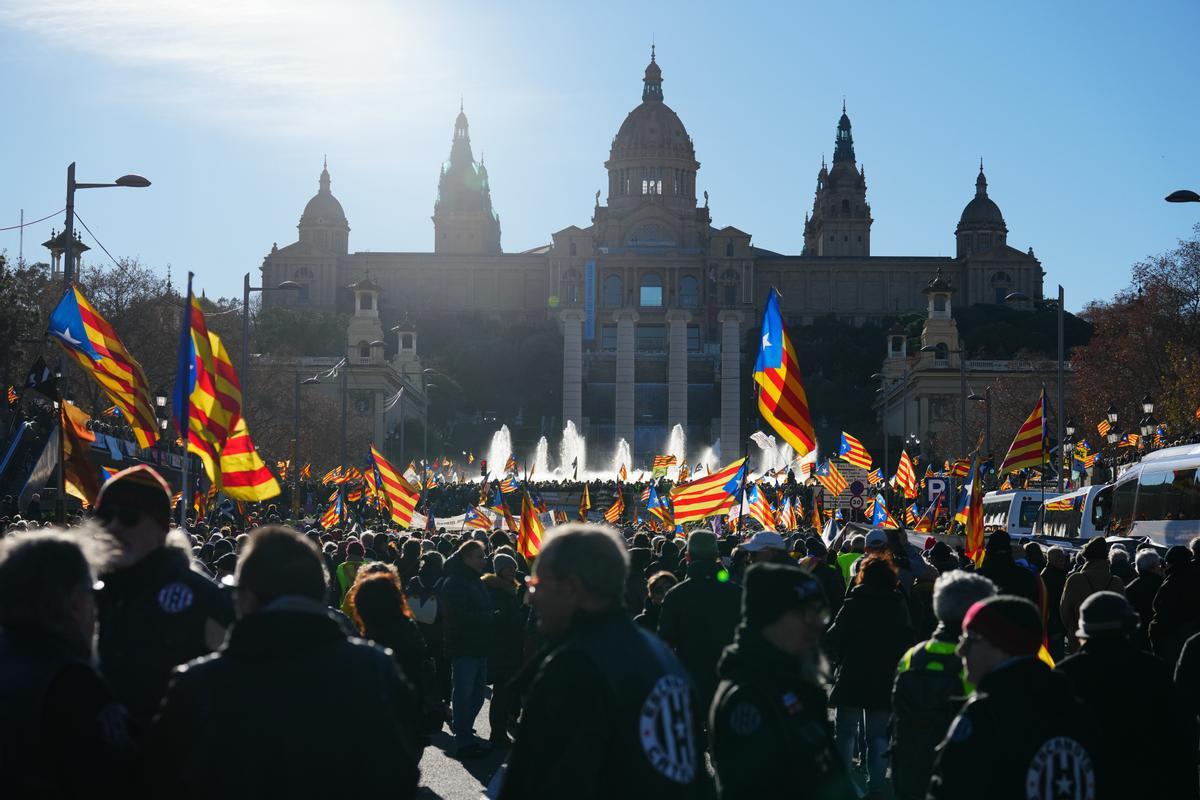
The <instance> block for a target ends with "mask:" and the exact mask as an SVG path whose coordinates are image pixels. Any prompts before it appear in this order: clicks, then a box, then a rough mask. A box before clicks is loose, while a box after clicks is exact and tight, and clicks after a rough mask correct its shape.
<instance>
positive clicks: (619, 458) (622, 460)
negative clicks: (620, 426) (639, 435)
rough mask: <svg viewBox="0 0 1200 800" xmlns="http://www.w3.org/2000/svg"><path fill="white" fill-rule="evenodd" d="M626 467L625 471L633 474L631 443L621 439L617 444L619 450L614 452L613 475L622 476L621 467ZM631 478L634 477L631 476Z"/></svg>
mask: <svg viewBox="0 0 1200 800" xmlns="http://www.w3.org/2000/svg"><path fill="white" fill-rule="evenodd" d="M622 464H624V465H625V469H626V470H627V471H629V472H630V473H632V472H633V451H631V450H630V449H629V442H627V441H625V440H624V439H621V440H619V441H618V442H617V449H616V450H614V451H613V458H612V471H613V474H614V475H616V474H620V472H621V465H622ZM630 477H633V476H632V475H630Z"/></svg>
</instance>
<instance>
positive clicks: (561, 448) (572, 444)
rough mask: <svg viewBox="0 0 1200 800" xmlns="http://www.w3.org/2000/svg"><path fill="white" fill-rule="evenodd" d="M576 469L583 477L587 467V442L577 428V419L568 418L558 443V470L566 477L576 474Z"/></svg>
mask: <svg viewBox="0 0 1200 800" xmlns="http://www.w3.org/2000/svg"><path fill="white" fill-rule="evenodd" d="M576 469H578V471H579V475H580V476H581V477H582V476H583V474H584V471H585V470H586V469H587V442H586V441H585V440H584V438H583V436H582V435H581V434H580V433H579V431H578V430H577V429H576V428H575V421H574V420H568V421H567V427H565V428H563V435H562V442H561V443H559V445H558V471H559V472H560V473H562V475H563V477H566V476H568V475H574V474H575V471H576Z"/></svg>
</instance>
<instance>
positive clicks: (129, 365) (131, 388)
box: [10, 285, 158, 447]
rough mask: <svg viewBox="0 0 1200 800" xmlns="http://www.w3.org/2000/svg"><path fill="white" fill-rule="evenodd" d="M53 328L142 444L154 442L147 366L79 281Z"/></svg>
mask: <svg viewBox="0 0 1200 800" xmlns="http://www.w3.org/2000/svg"><path fill="white" fill-rule="evenodd" d="M48 333H49V334H50V335H51V336H53V337H54V340H55V341H56V342H58V343H59V345H61V346H62V348H63V350H66V351H67V353H69V354H70V355H71V357H72V358H74V359H75V361H76V363H78V364H79V366H80V367H82V368H83V371H84V372H85V373H87V374H88V375H90V376H91V377H92V378H93V379H94V380H95V381H96V383H98V384H100V388H102V389H103V390H104V393H105V394H106V395H108V399H109V400H112V401H113V403H115V404H116V406H117V407H118V408H119V409H121V412H122V413H123V414H124V415H125V419H126V420H128V422H129V425H130V427H131V428H133V435H134V437H135V438H136V439H137V443H138V447H150V446H151V445H153V444H154V443H155V442H157V441H158V420H157V419H156V418H155V416H154V406H153V405H152V404H151V401H150V384H149V382H148V381H147V380H146V373H145V372H143V371H142V365H141V364H139V363H138V362H137V359H135V358H134V357H133V356H131V355H130V354H129V351H128V350H126V349H125V345H124V344H123V343H122V342H121V339H120V337H119V336H117V332H116V331H115V330H113V327H112V326H111V325H109V324H108V321H107V320H105V319H104V317H102V316H100V312H98V311H96V309H95V308H93V307H92V304H91V303H89V302H88V299H87V298H86V297H84V295H83V292H81V291H80V290H79V287H78V286H75V285H72V286H71V288H70V289H69V290H68V291H67V293H66V294H65V295H64V296H63V299H62V300H61V301H60V302H59V304H58V306H57V307H55V309H54V312H53V313H52V314H51V315H50V326H49V331H48ZM10 400H11V396H10Z"/></svg>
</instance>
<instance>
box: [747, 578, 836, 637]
mask: <svg viewBox="0 0 1200 800" xmlns="http://www.w3.org/2000/svg"><path fill="white" fill-rule="evenodd" d="M810 603H820V604H822V605H824V604H825V603H826V598H825V592H824V590H823V589H822V588H821V584H819V583H818V582H817V580H816V579H815V578H814V577H813V576H812V575H809V574H808V573H807V572H805V571H804V570H802V569H800V567H797V566H796V565H794V564H781V563H774V562H764V563H761V564H755V565H754V566H752V567H750V569H748V570H746V578H745V587H744V588H743V589H742V619H743V620H745V622H746V625H748V626H749V627H751V628H753V629H755V630H761V629H762V628H763V627H765V626H767V625H770V624H771V623H772V622H774V621H775V620H777V619H779V618H780V617H781V616H783V615H784V614H786V613H787V612H788V611H791V610H792V609H793V608H803V607H804V606H806V605H808V604H810Z"/></svg>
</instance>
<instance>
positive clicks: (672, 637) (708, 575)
mask: <svg viewBox="0 0 1200 800" xmlns="http://www.w3.org/2000/svg"><path fill="white" fill-rule="evenodd" d="M687 560H688V565H687V577H686V578H685V579H684V580H683V581H682V582H681V583H679V585H677V586H675V587H674V588H672V589H671V591H669V592H667V596H666V597H665V598H663V603H662V612H661V613H660V614H659V617H658V635H659V636H661V637H662V639H663V641H664V642H666V643H667V644H669V645H670V646H671V649H673V650H674V651H675V654H676V655H678V656H679V660H680V661H682V662H683V665H684V666H685V667H687V671H688V674H689V675H691V676H692V685H693V686H694V687H695V689H696V703H697V706H696V714H697V716H698V718H699V719H704V718H705V715H706V714H707V710H708V707H709V705H710V704H711V703H712V696H713V692H715V691H716V690H717V660H718V659H720V657H721V652H722V651H723V650H724V649H725V646H726V645H728V644H730V643H731V642H732V641H733V631H734V629H735V628H737V624H738V620H739V619H740V618H741V613H742V611H741V609H742V587H741V586H739V585H738V584H736V583H733V582H732V581H730V580H728V575H727V574H723V570H722V569H721V565H720V562H718V561H717V537H716V536H715V535H714V534H713V533H711V532H710V531H706V530H696V531H692V534H691V535H690V536H689V537H688V549H687Z"/></svg>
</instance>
